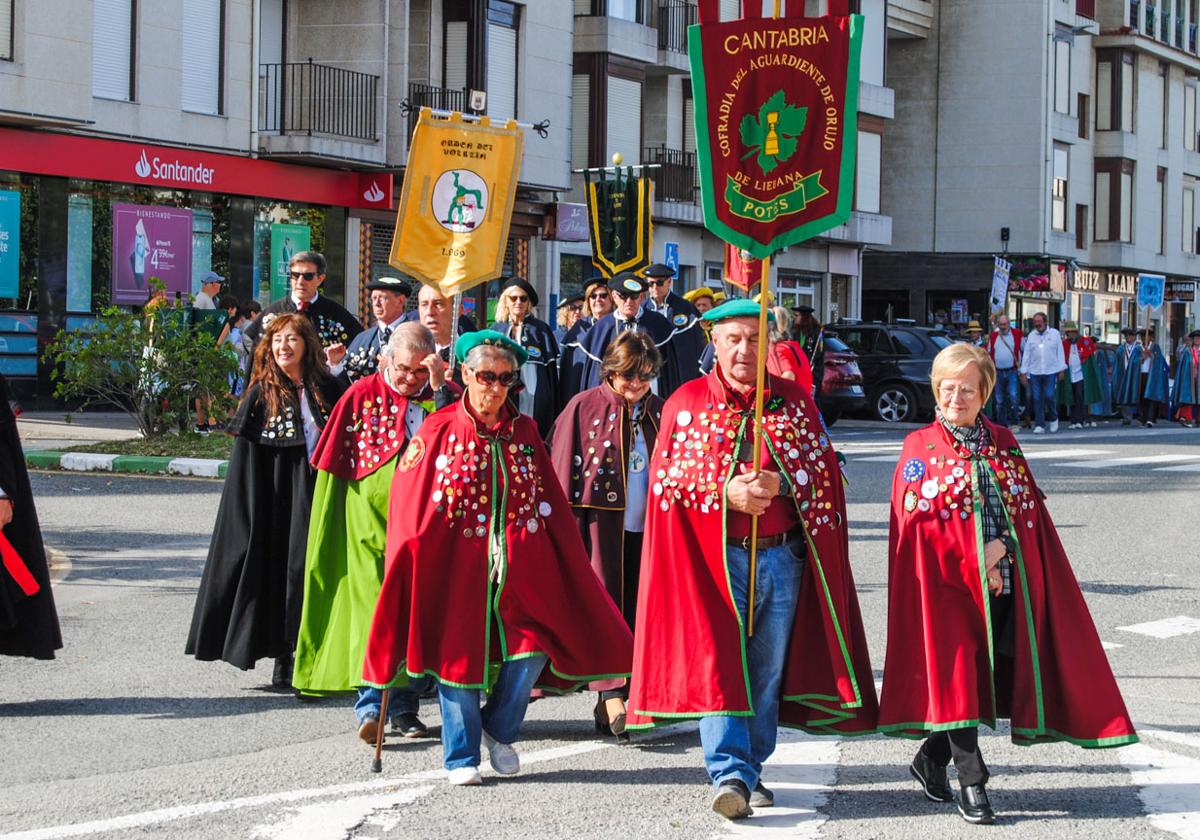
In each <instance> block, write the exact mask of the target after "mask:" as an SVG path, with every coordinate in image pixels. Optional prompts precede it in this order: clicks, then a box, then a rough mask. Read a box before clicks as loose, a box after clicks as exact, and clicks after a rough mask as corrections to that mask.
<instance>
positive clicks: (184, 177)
mask: <svg viewBox="0 0 1200 840" xmlns="http://www.w3.org/2000/svg"><path fill="white" fill-rule="evenodd" d="M133 171H134V172H135V173H136V174H137V176H138V177H139V178H153V179H154V180H156V181H173V182H176V183H180V182H182V183H184V184H203V185H207V186H212V182H213V175H214V174H215V173H216V169H214V168H213V167H211V166H205V165H204V164H203V163H202V162H201V163H196V164H187V163H184V162H182V161H180V160H178V159H176V160H173V161H167V160H163V159H162V158H161V157H159V156H158V155H155V156H154V157H153V158H149V157H147V156H146V150H145V149H142V154H141V156H140V157H139V158H138V159H137V162H136V163H135V164H134V165H133Z"/></svg>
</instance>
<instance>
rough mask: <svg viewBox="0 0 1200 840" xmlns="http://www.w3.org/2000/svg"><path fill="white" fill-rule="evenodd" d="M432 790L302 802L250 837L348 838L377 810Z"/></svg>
mask: <svg viewBox="0 0 1200 840" xmlns="http://www.w3.org/2000/svg"><path fill="white" fill-rule="evenodd" d="M431 790H433V785H426V786H425V787H419V788H406V789H404V790H396V791H389V792H387V793H376V794H372V795H370V796H355V797H353V798H350V799H334V800H330V801H327V802H317V803H314V804H312V805H302V806H301V807H299V808H296V809H293V811H292V813H291V814H289V815H288V816H287V818H286V819H283V820H281V821H279V822H277V823H274V824H272V825H260V826H258V827H256V828H255V829H254V830H253V832H251V835H250V836H251V837H261V838H263V840H292V838H295V837H303V838H305V840H345V838H347V837H349V836H350V833H351V832H353V831H354V829H356V828H358V827H359V826H361V825H363V824H364V823H366V822H368V821H369V820H370V819H371V815H372V814H373V813H375V812H376V811H390V810H392V809H395V808H402V807H404V806H405V805H411V804H412V803H413V802H416V801H417V800H418V799H420V798H421V797H422V796H424V795H425V794H427V793H429V792H430V791H431ZM389 822H390V821H389ZM397 822H399V817H397ZM381 827H382V826H381ZM391 827H394V826H391ZM384 830H385V831H386V830H388V828H385V829H384Z"/></svg>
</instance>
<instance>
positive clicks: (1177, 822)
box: [1117, 744, 1200, 840]
mask: <svg viewBox="0 0 1200 840" xmlns="http://www.w3.org/2000/svg"><path fill="white" fill-rule="evenodd" d="M1117 754H1118V755H1119V756H1120V758H1121V763H1122V764H1124V765H1125V767H1126V768H1127V769H1128V770H1129V775H1130V776H1131V777H1132V779H1133V783H1134V784H1135V785H1137V786H1138V797H1139V798H1140V799H1141V800H1142V806H1143V807H1144V808H1145V810H1146V817H1147V819H1149V820H1150V824H1151V825H1153V826H1154V827H1155V828H1157V829H1159V830H1160V831H1166V832H1169V833H1171V834H1174V835H1175V836H1177V837H1182V838H1185V840H1200V809H1198V808H1197V805H1196V796H1195V793H1194V791H1195V790H1196V789H1197V788H1200V761H1197V760H1196V759H1194V758H1191V757H1190V756H1182V755H1178V754H1176V753H1173V752H1168V751H1166V750H1156V749H1154V748H1152V747H1147V746H1145V745H1144V744H1134V745H1133V746H1130V747H1122V748H1121V749H1120V750H1118V752H1117Z"/></svg>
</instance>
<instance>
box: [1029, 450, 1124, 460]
mask: <svg viewBox="0 0 1200 840" xmlns="http://www.w3.org/2000/svg"><path fill="white" fill-rule="evenodd" d="M1111 451H1112V450H1111V449H1042V450H1033V451H1032V452H1031V451H1030V450H1028V449H1026V450H1024V452H1023V454H1024V455H1025V460H1026V461H1038V460H1042V459H1045V458H1082V457H1084V456H1085V455H1107V454H1108V453H1109V452H1111Z"/></svg>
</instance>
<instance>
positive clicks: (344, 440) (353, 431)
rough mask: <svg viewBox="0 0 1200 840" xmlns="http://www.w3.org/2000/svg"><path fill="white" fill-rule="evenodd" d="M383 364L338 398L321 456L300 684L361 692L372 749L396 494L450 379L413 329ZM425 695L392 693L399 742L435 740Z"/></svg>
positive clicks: (363, 732)
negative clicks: (406, 457)
mask: <svg viewBox="0 0 1200 840" xmlns="http://www.w3.org/2000/svg"><path fill="white" fill-rule="evenodd" d="M377 364H378V370H377V371H376V372H375V373H372V374H369V375H367V376H365V377H363V378H361V379H359V380H358V381H356V382H355V383H354V384H353V385H351V386H350V388H349V390H347V391H346V393H345V394H344V395H343V396H342V398H341V399H340V400H338V403H337V405H335V406H334V407H333V411H332V412H331V413H330V416H329V422H328V423H326V424H325V429H324V431H323V432H322V433H321V438H320V440H318V441H317V445H316V448H315V449H314V451H313V457H312V461H313V465H314V466H315V467H316V468H317V484H316V490H315V491H314V493H313V512H312V517H311V520H310V524H309V528H308V554H307V560H306V564H305V570H304V574H305V579H304V608H303V612H302V614H301V618H300V633H299V638H298V641H297V644H296V669H295V674H294V676H293V680H292V684H293V685H294V686H295V687H296V689H297V690H298V691H300V692H302V693H304V694H329V693H337V692H348V691H354V690H357V692H358V701H357V703H356V704H355V707H354V713H355V718H356V720H357V725H358V734H359V737H361V738H362V739H363V740H364V741H366V742H367V743H369V744H374V743H375V739H376V735H377V731H378V727H379V726H380V724H381V720H380V705H381V693H380V691H379V690H378V689H375V688H370V687H368V686H364V685H363V684H362V663H363V650H364V648H365V647H366V644H367V630H368V629H369V628H370V624H371V616H372V615H373V614H374V612H375V601H376V600H377V599H378V598H379V587H380V585H381V584H382V582H383V556H384V547H385V545H386V540H387V513H388V493H389V491H390V489H391V486H392V476H393V475H394V474H395V472H396V464H397V462H398V461H399V460H400V456H401V455H402V454H403V453H404V451H405V449H406V448H407V447H408V444H409V441H411V440H412V439H413V438H414V437H416V434H417V430H418V429H419V428H420V427H421V423H423V422H424V420H425V417H426V415H428V414H429V413H430V412H432V411H433V410H434V408H435V406H434V393H435V392H436V391H438V389H439V388H440V387H441V385H442V383H443V380H444V372H445V364H444V362H442V359H441V357H440V356H438V354H437V348H436V347H435V345H434V341H433V333H431V332H430V331H429V330H428V329H427V328H426V327H424V326H422V325H421V324H418V323H416V322H414V321H410V322H408V323H404V324H401V325H400V326H398V327H396V330H395V332H394V333H392V335H391V337H390V338H389V339H388V342H387V344H385V345H384V346H383V348H382V350H381V352H380V353H379V354H378V359H377ZM420 688H421V686H420V685H419V684H418V685H409V686H405V687H400V688H397V689H396V690H395V691H393V692H392V693H391V702H390V703H389V705H388V716H389V717H390V718H391V721H392V730H393V731H394V732H395V733H396V734H399V735H402V736H404V737H407V738H416V737H421V736H424V735H425V734H426V729H425V726H424V724H422V723H421V720H420V718H419V717H418V715H417V712H418V705H419V700H420V697H419V689H420Z"/></svg>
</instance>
